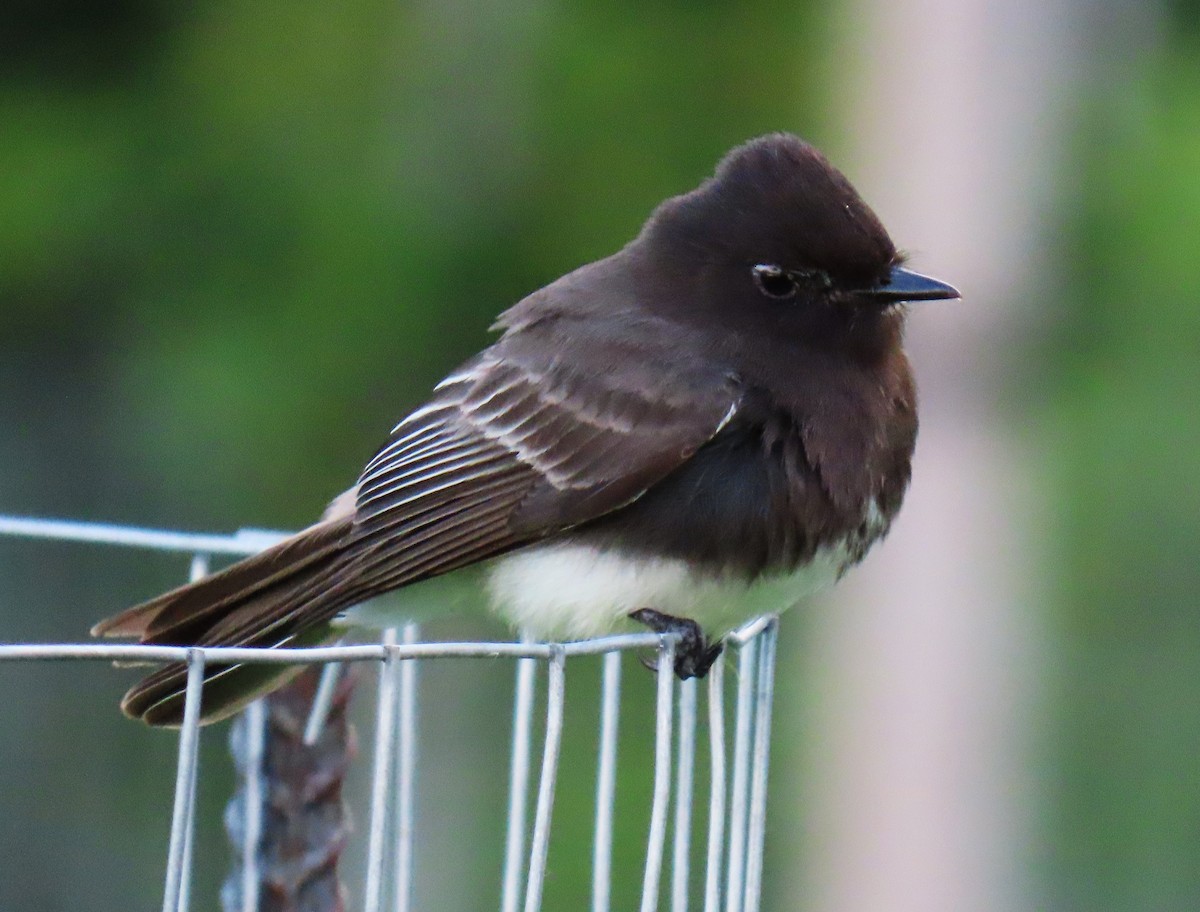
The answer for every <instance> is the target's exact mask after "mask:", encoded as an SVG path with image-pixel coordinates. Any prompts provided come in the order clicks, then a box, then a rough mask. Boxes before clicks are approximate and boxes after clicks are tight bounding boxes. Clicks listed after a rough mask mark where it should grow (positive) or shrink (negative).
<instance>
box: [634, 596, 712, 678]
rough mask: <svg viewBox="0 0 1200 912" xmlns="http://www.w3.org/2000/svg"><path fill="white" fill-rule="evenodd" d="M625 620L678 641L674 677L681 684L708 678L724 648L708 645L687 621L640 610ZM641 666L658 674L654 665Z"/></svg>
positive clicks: (702, 633) (646, 663)
mask: <svg viewBox="0 0 1200 912" xmlns="http://www.w3.org/2000/svg"><path fill="white" fill-rule="evenodd" d="M629 616H630V617H631V618H632V619H633V620H635V621H637V622H638V623H639V624H645V625H646V626H647V627H649V628H650V629H651V630H653V631H654V632H655V633H673V634H675V635H676V636H677V637H678V641H677V642H676V645H675V674H676V675H677V676H678V677H679V679H680V680H681V681H686V680H687V679H688V678H702V677H704V676H705V675H706V674H708V670H709V669H710V668H712V665H713V662H715V661H716V660H717V657H718V656H719V655H720V654H721V649H722V648H723V647H724V644H723V643H721V642H720V641H718V642H716V643H709V642H708V639H707V638H706V637H705V636H704V631H703V630H701V629H700V625H699V624H697V623H696V622H695V621H693V620H689V619H688V618H680V617H675V616H674V615H670V614H663V613H662V612H661V611H655V610H654V609H653V608H640V609H638V610H637V611H631V612H630V613H629ZM643 664H644V665H645V666H646V667H647V668H649V669H650V670H651V671H657V670H658V667H657V665H655V664H651V663H649V662H643Z"/></svg>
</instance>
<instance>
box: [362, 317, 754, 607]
mask: <svg viewBox="0 0 1200 912" xmlns="http://www.w3.org/2000/svg"><path fill="white" fill-rule="evenodd" d="M678 336H679V329H678V328H677V327H674V326H672V325H671V324H667V323H666V322H665V321H661V320H657V319H655V318H651V317H646V316H634V315H627V316H626V317H625V318H624V319H621V320H614V321H604V323H603V324H602V325H600V326H597V325H595V321H585V320H580V319H575V320H571V319H569V318H566V317H558V318H555V319H548V320H546V321H544V322H542V323H540V324H537V325H533V326H526V327H522V328H520V329H519V330H516V331H511V332H510V333H509V334H508V335H506V336H505V337H504V338H503V339H501V340H500V341H499V342H498V343H497V344H496V345H495V346H493V347H492V348H490V349H488V350H487V351H485V352H484V353H483V354H481V355H479V356H478V357H476V358H475V359H473V360H472V361H470V362H468V363H467V364H466V365H464V367H463V368H462V369H460V370H459V371H457V372H456V373H454V374H452V375H451V376H450V377H448V378H447V379H446V380H444V381H443V382H442V383H441V384H440V385H439V387H438V389H437V393H436V395H435V397H434V398H433V399H432V401H430V403H429V404H427V405H425V406H424V407H422V408H420V409H418V410H417V411H415V412H414V413H413V414H412V415H410V416H409V417H408V418H406V419H405V420H404V421H403V422H401V423H400V425H398V426H397V427H396V429H395V430H394V432H393V433H392V436H391V438H390V439H389V440H388V442H387V443H386V444H385V445H384V446H383V448H382V449H380V450H379V452H378V453H377V454H376V455H375V457H374V458H373V459H372V460H371V462H370V463H369V464H368V465H367V467H366V469H365V470H364V471H363V473H362V476H361V477H360V479H359V482H358V488H357V491H358V494H357V504H356V513H355V526H356V534H357V535H358V536H359V537H360V540H361V543H362V545H363V546H364V549H365V551H367V552H369V553H370V554H371V555H372V556H371V557H370V558H368V559H367V562H366V564H364V565H363V566H362V567H361V568H360V569H361V576H362V579H363V582H364V583H365V584H366V587H367V589H368V590H370V592H368V594H371V593H373V592H374V591H381V590H382V589H386V588H393V587H395V586H397V585H402V584H404V583H407V582H412V581H415V580H417V579H421V578H424V577H427V576H432V575H435V574H438V573H443V572H445V571H447V570H451V569H454V568H456V567H459V566H463V565H465V564H468V563H473V562H475V561H478V560H482V559H484V558H487V557H491V556H493V555H496V554H499V553H502V552H504V551H506V550H509V549H511V548H512V547H515V546H518V545H520V544H524V543H526V542H528V541H531V540H534V539H537V538H540V537H543V536H545V535H549V534H553V533H554V532H556V531H560V530H562V529H565V528H569V527H571V526H574V525H578V524H580V523H583V522H586V521H587V520H589V519H593V518H595V517H598V516H600V515H603V514H605V513H608V512H610V511H612V510H615V509H617V508H618V507H621V506H623V505H625V504H627V503H629V502H631V501H632V500H634V499H636V498H637V497H638V496H639V495H641V494H642V493H643V492H644V491H645V490H646V489H647V488H649V487H650V486H651V485H653V484H654V483H655V482H657V481H658V480H659V479H661V478H663V477H664V476H665V475H667V474H668V473H669V472H671V471H672V470H673V469H675V468H677V467H678V466H679V465H680V464H681V463H682V462H684V461H685V460H686V459H687V458H688V457H689V456H691V455H692V454H693V453H694V452H695V451H696V450H697V449H699V448H700V447H701V446H703V445H704V444H705V443H706V442H708V441H709V440H711V439H712V437H713V436H714V435H715V434H716V433H718V431H719V430H720V429H721V428H722V427H723V426H724V424H725V423H726V422H727V421H728V420H729V419H730V418H731V417H732V415H733V413H734V412H735V411H736V408H737V401H738V389H737V385H736V383H735V381H734V380H733V378H732V377H730V376H728V375H727V374H725V373H724V372H722V371H721V370H720V369H719V368H713V367H710V366H706V365H705V364H703V363H692V361H693V360H695V359H692V360H688V359H687V358H684V357H683V353H684V352H686V351H687V348H686V346H680V344H679V342H680V341H681V340H680V339H679V337H678Z"/></svg>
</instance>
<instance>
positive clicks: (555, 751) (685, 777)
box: [0, 516, 777, 912]
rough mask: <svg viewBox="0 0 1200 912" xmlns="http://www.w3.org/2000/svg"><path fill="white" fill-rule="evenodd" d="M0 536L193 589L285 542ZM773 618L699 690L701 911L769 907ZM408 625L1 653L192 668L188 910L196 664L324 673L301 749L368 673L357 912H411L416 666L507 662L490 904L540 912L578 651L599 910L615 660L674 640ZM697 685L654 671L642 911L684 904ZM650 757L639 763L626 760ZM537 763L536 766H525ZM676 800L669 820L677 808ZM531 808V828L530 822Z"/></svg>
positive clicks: (248, 812) (253, 873)
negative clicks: (473, 633) (178, 578)
mask: <svg viewBox="0 0 1200 912" xmlns="http://www.w3.org/2000/svg"><path fill="white" fill-rule="evenodd" d="M0 535H8V536H18V537H22V538H42V539H55V540H59V541H76V542H87V543H92V544H97V545H109V546H125V547H134V548H144V549H152V550H158V551H174V552H182V553H185V554H190V555H191V571H190V577H191V579H193V580H194V579H198V578H199V577H201V576H203V575H205V574H207V573H208V571H209V565H210V561H211V559H212V557H213V556H214V555H223V556H244V555H249V554H253V553H256V552H257V551H259V550H261V549H263V548H265V547H268V546H269V545H271V544H273V543H275V542H277V541H279V540H280V539H281V538H282V537H283V533H278V532H269V531H265V530H256V529H245V530H241V531H238V532H236V533H234V534H232V535H196V534H189V533H183V532H176V531H169V530H154V529H142V528H133V527H127V526H114V525H105V524H97V523H78V522H67V521H59V520H46V519H37V518H26V517H9V516H0ZM776 634H777V621H776V619H775V618H774V617H764V618H759V619H757V620H755V621H753V622H751V623H749V624H747V625H746V626H744V627H742V628H741V629H739V630H737V631H735V632H734V633H732V634H730V635H729V637H728V638H727V639H726V645H727V647H728V648H727V649H726V656H725V657H723V658H722V659H721V660H719V661H718V662H716V663H715V664H714V665H713V667H712V670H711V672H710V673H709V675H708V677H707V679H706V680H705V682H704V689H705V691H706V701H705V702H706V708H707V717H708V718H707V723H708V724H707V726H706V728H707V732H708V749H707V757H708V761H709V770H708V776H707V779H708V783H709V794H708V796H707V803H708V811H707V821H708V823H707V832H706V833H705V834H704V835H703V837H702V838H703V859H704V874H703V884H704V889H703V895H702V899H701V905H700V908H702V909H703V912H758V910H759V907H760V899H761V894H762V874H763V849H764V840H765V833H766V809H767V801H766V797H767V774H768V767H769V759H770V741H771V735H770V732H771V704H772V697H773V694H774V675H775V649H776ZM420 637H421V631H420V629H419V628H418V627H417V626H416V625H415V624H409V625H407V626H405V627H404V628H402V629H399V630H389V631H387V632H386V634H385V636H384V639H383V642H382V643H379V644H368V645H336V646H326V647H315V648H303V649H299V648H297V649H279V648H275V649H257V648H231V647H221V648H216V647H173V646H140V645H119V644H104V643H85V644H66V643H52V644H0V662H17V661H42V662H45V661H86V660H93V661H139V662H146V661H154V662H157V661H164V662H166V661H170V662H184V663H186V666H187V672H188V673H187V692H186V703H185V711H184V717H183V724H182V726H181V727H180V729H179V735H178V765H177V768H176V778H175V793H174V806H173V812H172V820H171V829H170V841H169V844H168V847H167V855H166V861H165V877H164V890H163V906H162V907H163V912H187V910H188V908H189V905H190V893H191V872H192V835H193V832H194V829H195V817H196V787H197V779H198V765H197V756H198V746H199V712H200V696H201V689H202V686H203V680H204V669H205V667H206V666H207V665H210V664H230V663H235V662H236V663H274V664H289V665H291V664H300V663H314V664H321V665H322V666H323V671H322V675H321V681H320V685H319V687H318V688H317V691H316V696H315V698H314V700H313V704H312V708H311V710H310V712H309V714H308V717H307V722H306V725H305V727H304V741H305V743H308V744H312V743H314V742H315V741H316V740H317V738H318V737H319V735H320V732H321V730H322V727H323V725H324V724H325V720H326V717H327V715H328V712H329V709H330V705H331V701H332V700H333V695H334V693H335V689H336V687H337V682H338V676H339V674H340V673H341V669H342V668H343V666H344V665H345V664H346V663H374V664H375V665H376V666H377V667H378V700H377V704H376V712H375V719H374V738H373V747H372V752H371V753H372V773H371V782H370V796H371V798H370V812H369V814H370V817H369V824H368V829H367V860H366V876H365V884H364V888H363V908H364V909H365V910H366V912H383V910H385V909H388V910H395V912H410V910H411V908H412V903H413V899H412V896H413V890H412V884H413V878H414V845H415V842H416V839H417V835H418V834H417V828H416V819H415V812H414V808H415V782H416V775H417V766H418V760H419V756H420V750H419V747H420V745H419V744H418V738H417V724H416V723H417V714H418V697H419V693H420V688H419V683H420V682H419V668H420V665H421V662H422V661H425V660H435V659H443V658H490V659H509V660H513V661H514V664H515V682H514V695H513V718H512V740H511V754H510V763H509V784H508V813H507V821H506V827H507V832H506V839H505V852H504V863H503V870H502V872H501V879H500V880H501V882H500V897H499V908H500V910H501V912H520V910H523V912H538V910H539V909H540V908H541V907H542V896H543V888H544V885H545V877H546V869H547V859H548V855H549V850H550V843H551V833H552V815H553V809H554V797H555V786H556V782H557V777H558V771H559V757H560V753H561V748H562V738H563V716H564V707H565V701H566V685H567V677H568V666H569V665H570V664H571V661H572V660H573V659H576V658H578V657H581V656H602V657H603V659H602V666H601V667H602V671H601V700H600V714H599V729H598V737H597V750H596V798H595V820H594V825H593V828H592V872H591V874H592V884H591V909H592V912H608V910H609V909H610V903H611V885H612V867H613V831H614V808H615V796H616V791H617V784H618V757H617V734H618V727H619V720H620V713H621V657H622V654H623V653H625V652H628V651H631V650H646V649H653V650H655V651H656V652H657V662H658V666H659V667H660V668H663V669H669V668H671V667H672V665H673V659H674V650H675V645H676V643H675V640H674V638H673V637H672V636H670V635H659V634H655V633H639V634H629V635H622V636H611V637H604V638H600V639H593V640H585V641H579V642H572V643H544V642H534V641H532V640H530V639H529V638H523V639H522V640H521V641H520V642H423V641H422V640H421V638H420ZM727 663H728V664H731V665H735V666H736V685H735V686H736V698H735V700H734V703H733V718H732V724H731V725H730V726H727V725H726V708H725V687H726V683H725V679H726V665H727ZM543 671H544V676H545V679H546V682H545V691H546V698H545V710H544V720H543V732H544V733H543V741H542V744H541V759H540V763H537V764H535V761H534V749H535V745H534V727H535V726H534V722H535V709H534V707H535V696H536V692H537V687H538V678H539V676H540V675H541V674H542V673H543ZM699 689H700V684H699V683H698V682H697V681H696V680H694V679H692V680H688V681H683V682H679V681H677V680H676V679H675V676H674V675H672V674H668V673H663V674H660V675H658V678H657V685H656V700H655V736H654V748H653V758H652V759H653V792H652V803H651V808H650V823H649V832H648V834H647V837H646V853H645V861H644V866H643V869H642V890H641V904H640V909H641V912H652V910H656V909H659V908H660V907H661V903H660V900H661V896H662V893H663V889H662V881H663V877H664V871H665V870H666V869H667V866H668V864H667V856H668V842H669V855H670V861H669V873H670V879H669V883H668V884H667V890H666V893H667V901H668V903H669V905H668V906H667V908H669V909H670V910H671V912H687V910H688V908H689V899H690V897H689V884H690V882H691V871H690V861H691V859H692V857H693V855H694V854H695V855H697V856H698V855H699V854H700V853H699V851H697V852H695V853H693V839H694V835H693V832H692V830H693V825H692V819H693V811H694V805H695V802H696V800H697V799H696V796H695V794H694V792H695V784H694V783H695V779H696V757H697V731H698V728H699V726H698V723H697V717H698V714H699V703H700V699H699ZM238 724H239V738H240V744H241V747H240V750H238V751H237V752H236V753H237V754H238V757H239V765H240V766H242V767H244V769H242V774H243V779H244V782H245V786H244V787H243V788H242V789H241V790H240V791H239V796H238V800H239V803H240V804H241V807H240V809H239V813H238V815H237V816H238V825H237V827H236V828H235V829H236V832H237V834H238V835H239V838H240V842H241V845H240V846H239V850H238V860H237V875H238V876H237V877H236V878H235V879H234V881H235V883H236V886H235V887H234V888H233V890H232V893H231V896H232V899H230V898H229V897H227V898H226V899H227V901H226V908H235V909H238V910H240V912H259V901H260V900H259V897H260V890H259V884H260V857H261V856H260V848H261V846H260V840H261V838H262V834H263V813H264V807H263V805H264V794H263V789H262V788H261V784H260V783H261V776H260V772H261V771H260V770H259V769H257V768H256V767H257V765H261V763H262V762H263V754H264V752H263V739H264V731H265V726H266V711H265V709H264V705H263V701H261V700H260V701H258V702H256V703H254V704H251V706H250V707H248V708H247V710H246V711H245V712H244V714H243V717H242V719H241V720H240V722H239V723H238ZM641 759H642V758H633V762H634V763H639V762H641ZM535 766H536V769H535ZM672 793H674V807H673V810H674V813H673V814H672V813H671V810H672V807H671V796H672ZM531 810H532V825H530V822H529V821H530V817H529V815H530V811H531Z"/></svg>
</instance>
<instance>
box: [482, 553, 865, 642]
mask: <svg viewBox="0 0 1200 912" xmlns="http://www.w3.org/2000/svg"><path fill="white" fill-rule="evenodd" d="M847 560H848V551H847V549H846V548H845V547H837V548H828V549H824V550H822V551H819V552H817V554H816V556H815V557H814V558H813V560H812V561H810V562H809V563H807V564H805V565H804V566H802V567H800V568H798V569H797V570H795V571H793V572H792V573H788V574H779V575H776V576H764V577H761V578H759V579H757V580H755V581H754V582H753V583H748V582H746V581H745V580H743V579H740V578H734V577H728V578H715V577H712V576H707V575H702V574H697V573H694V572H692V570H691V569H689V567H688V565H687V564H686V563H684V562H683V561H681V560H675V559H663V558H659V559H645V558H635V557H632V556H629V555H627V554H622V553H620V552H615V551H600V550H597V549H596V548H593V547H591V546H588V545H582V544H575V543H571V542H562V543H557V544H546V545H537V546H534V547H532V548H527V549H524V550H521V551H518V552H515V553H513V554H511V555H508V556H506V557H503V558H500V559H499V560H498V561H496V562H495V564H493V565H492V568H491V570H490V572H489V574H488V581H487V590H488V596H489V598H490V600H491V604H492V608H493V610H494V611H496V613H497V614H499V615H500V616H501V617H503V618H504V619H505V620H506V621H508V622H509V623H511V624H512V625H513V626H515V627H518V628H521V629H524V630H528V631H529V632H530V633H531V634H533V635H534V636H535V637H538V638H542V639H550V640H570V639H583V638H586V637H593V636H603V635H605V634H611V633H618V632H623V631H628V630H635V629H638V630H640V629H643V628H641V627H640V626H639V625H637V624H636V623H635V622H633V621H630V620H629V618H628V615H629V613H630V612H631V611H636V610H638V609H639V608H653V609H654V610H655V611H661V612H663V613H664V614H669V615H673V616H675V617H683V618H690V619H692V620H694V621H696V622H697V623H698V624H700V626H701V627H702V628H704V631H705V633H707V634H708V635H709V636H710V637H713V638H716V637H720V636H722V635H724V634H725V633H727V632H728V631H730V630H732V629H733V628H734V627H737V626H738V625H739V624H741V623H743V622H745V621H748V620H750V619H751V618H753V617H757V616H758V615H760V614H766V613H769V612H778V611H783V610H784V609H787V608H790V607H791V606H792V605H794V604H795V603H796V602H797V601H799V600H800V599H802V598H804V597H805V596H807V595H811V594H812V593H813V592H816V591H817V590H818V589H821V588H823V587H825V586H827V585H829V584H831V583H833V582H834V581H836V580H837V578H838V577H839V576H840V575H841V574H842V572H843V571H844V570H845V569H846V565H847Z"/></svg>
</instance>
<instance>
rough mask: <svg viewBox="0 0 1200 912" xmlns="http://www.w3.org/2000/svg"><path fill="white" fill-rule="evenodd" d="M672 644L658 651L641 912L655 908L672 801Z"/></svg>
mask: <svg viewBox="0 0 1200 912" xmlns="http://www.w3.org/2000/svg"><path fill="white" fill-rule="evenodd" d="M674 667H675V642H674V640H669V639H666V638H664V639H663V643H662V646H661V647H660V648H659V658H658V668H659V671H660V672H661V674H659V676H658V700H657V719H658V722H657V725H656V726H655V729H654V798H653V799H652V802H651V805H650V838H649V840H648V842H649V844H648V845H647V846H646V869H645V875H644V876H643V878H642V907H641V908H642V912H654V910H655V909H657V908H658V881H659V878H660V877H661V875H662V860H663V848H664V846H665V844H666V841H667V802H668V801H669V800H670V798H671V722H672V719H671V698H672V691H673V690H674V687H675V676H674V675H672V674H671V673H670V669H671V668H674Z"/></svg>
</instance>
